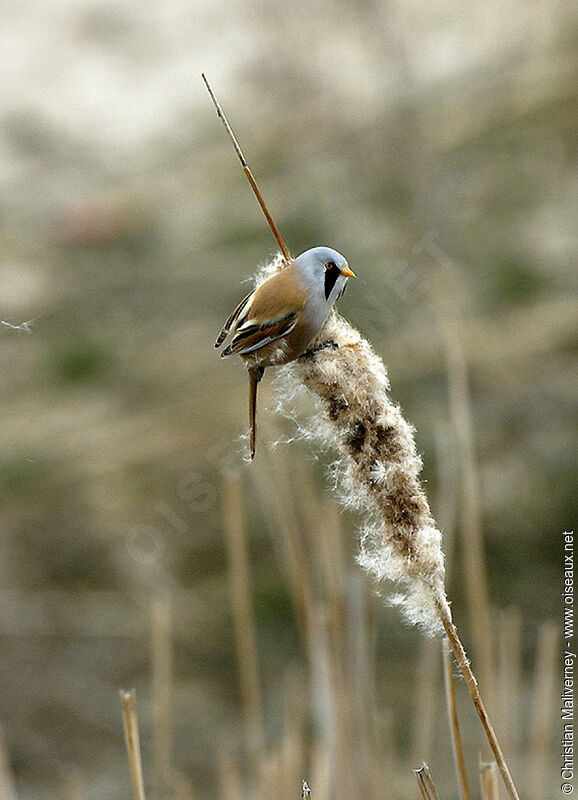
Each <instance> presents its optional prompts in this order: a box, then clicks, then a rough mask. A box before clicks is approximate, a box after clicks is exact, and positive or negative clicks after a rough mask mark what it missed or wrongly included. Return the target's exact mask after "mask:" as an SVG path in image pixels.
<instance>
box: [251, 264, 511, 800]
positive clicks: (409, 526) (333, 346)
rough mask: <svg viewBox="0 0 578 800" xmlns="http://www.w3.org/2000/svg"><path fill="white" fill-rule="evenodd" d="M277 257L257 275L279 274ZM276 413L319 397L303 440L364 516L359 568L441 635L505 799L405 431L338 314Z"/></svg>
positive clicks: (283, 389)
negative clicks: (331, 454)
mask: <svg viewBox="0 0 578 800" xmlns="http://www.w3.org/2000/svg"><path fill="white" fill-rule="evenodd" d="M282 263H283V262H282V259H281V258H277V259H276V261H274V262H273V263H272V265H270V266H269V267H268V268H267V269H266V270H264V272H263V277H264V276H265V275H266V274H267V273H269V274H271V272H273V271H275V270H277V269H279V268H281V265H282ZM277 375H278V378H277V381H278V382H280V387H279V388H280V391H279V396H280V398H281V399H280V409H281V410H285V411H286V413H288V414H290V413H291V410H292V409H291V405H292V403H293V401H294V400H295V399H296V397H297V396H299V395H300V394H302V393H303V391H304V389H305V390H309V392H311V393H312V394H313V395H314V396H316V397H317V399H318V402H317V403H316V405H315V409H314V411H313V413H312V418H311V421H310V424H309V425H308V426H306V427H303V428H302V430H303V435H305V436H308V437H309V438H314V439H316V440H317V441H321V442H322V443H323V445H324V446H325V447H327V448H328V449H329V448H332V449H335V450H337V452H338V454H339V457H338V459H337V460H336V461H335V463H334V467H333V474H334V483H335V488H339V489H340V490H341V500H342V502H343V503H344V504H345V505H347V506H350V507H353V508H357V509H358V510H360V511H362V512H363V514H364V517H365V524H364V528H363V533H362V551H361V555H360V562H361V564H362V565H363V566H364V567H365V568H366V570H367V571H368V572H370V573H372V574H373V575H374V576H375V577H377V578H378V579H379V580H384V579H390V580H393V581H395V582H396V583H397V585H398V586H399V587H400V589H401V590H402V591H401V592H399V593H398V594H397V595H396V596H395V597H393V598H391V599H390V600H391V602H393V603H395V604H396V605H398V606H399V607H400V608H401V610H402V611H403V613H404V614H405V616H406V617H407V619H408V620H409V621H410V622H411V623H414V624H417V625H419V626H420V627H421V628H422V629H423V630H424V632H426V634H429V635H435V634H439V633H440V632H441V631H442V630H443V631H444V632H445V634H446V636H447V638H448V641H449V643H450V646H451V648H452V650H453V652H454V655H455V657H456V660H457V662H458V666H459V669H460V671H461V672H462V675H463V676H464V678H465V680H466V685H467V687H468V691H469V692H470V696H471V698H472V701H473V703H474V706H475V708H476V711H477V713H478V716H479V717H480V721H481V723H482V726H483V728H484V732H485V734H486V736H487V738H488V742H489V744H490V747H491V749H492V752H493V753H494V757H495V759H496V761H497V763H498V764H499V767H500V771H501V774H502V777H503V780H504V783H505V785H506V787H507V790H508V795H509V797H510V798H511V800H518V793H517V791H516V787H515V785H514V783H513V780H512V777H511V775H510V771H509V769H508V766H507V764H506V761H505V759H504V755H503V753H502V750H501V747H500V744H499V742H498V739H497V737H496V734H495V731H494V729H493V726H492V724H491V721H490V718H489V716H488V714H487V711H486V708H485V705H484V703H483V701H482V697H481V694H480V691H479V688H478V682H477V679H476V677H475V676H474V673H473V671H472V669H471V666H470V663H469V661H468V659H467V656H466V653H465V650H464V648H463V645H462V643H461V641H460V639H459V636H458V634H457V630H456V628H455V625H454V624H453V620H452V615H451V611H450V606H449V603H448V600H447V597H446V594H445V573H444V558H443V554H442V550H441V533H440V532H439V530H438V528H437V526H436V524H435V522H434V519H433V517H432V514H431V512H430V508H429V504H428V501H427V498H426V495H425V493H424V491H423V489H422V487H421V484H420V482H419V472H420V470H421V460H420V458H419V456H418V455H417V452H416V448H415V441H414V438H413V430H412V428H411V427H410V425H408V423H407V422H406V421H405V419H404V417H403V415H402V414H401V411H400V409H399V408H398V407H397V406H396V405H394V404H393V403H392V402H391V400H390V399H389V396H388V389H389V381H388V378H387V374H386V371H385V367H384V365H383V362H382V361H381V359H380V358H379V357H378V356H377V355H375V353H374V352H373V350H372V348H371V346H370V345H369V343H368V342H367V341H365V340H364V339H363V338H362V337H361V335H360V334H359V332H358V331H357V330H355V328H353V327H352V326H351V325H349V323H347V322H346V321H345V320H344V319H343V318H342V317H340V316H339V315H338V314H337V313H335V312H334V313H332V314H331V315H330V317H329V319H328V321H327V323H326V325H325V327H324V328H323V330H322V331H321V333H320V334H319V336H318V337H317V339H316V340H315V342H314V343H313V345H312V347H311V349H310V350H309V351H308V352H307V353H306V354H304V355H303V356H302V357H301V358H299V359H298V360H297V361H294V362H292V363H290V364H287V365H285V366H284V367H280V368H279V369H278V370H277Z"/></svg>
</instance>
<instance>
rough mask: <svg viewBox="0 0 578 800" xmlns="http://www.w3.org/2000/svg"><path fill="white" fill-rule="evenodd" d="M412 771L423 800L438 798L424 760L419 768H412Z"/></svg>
mask: <svg viewBox="0 0 578 800" xmlns="http://www.w3.org/2000/svg"><path fill="white" fill-rule="evenodd" d="M413 772H414V775H415V779H416V781H417V785H418V788H419V791H420V794H421V796H422V797H423V800H440V798H439V795H438V793H437V789H436V787H435V784H434V782H433V778H432V776H431V772H430V770H429V767H428V765H427V764H426V763H425V761H424V763H423V764H422V765H421V767H420V768H419V769H414V771H413Z"/></svg>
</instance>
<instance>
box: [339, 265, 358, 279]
mask: <svg viewBox="0 0 578 800" xmlns="http://www.w3.org/2000/svg"><path fill="white" fill-rule="evenodd" d="M340 274H341V275H343V276H344V277H345V278H357V275H356V274H355V272H354V271H353V270H352V269H349V267H343V269H342V270H341V273H340Z"/></svg>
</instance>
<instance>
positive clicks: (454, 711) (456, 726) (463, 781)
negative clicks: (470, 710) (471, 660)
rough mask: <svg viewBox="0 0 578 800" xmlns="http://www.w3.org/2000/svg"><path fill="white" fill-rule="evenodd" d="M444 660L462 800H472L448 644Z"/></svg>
mask: <svg viewBox="0 0 578 800" xmlns="http://www.w3.org/2000/svg"><path fill="white" fill-rule="evenodd" d="M442 658H443V664H444V685H445V694H446V706H447V709H448V721H449V725H450V733H451V738H452V748H453V751H454V761H455V765H456V773H457V778H458V786H459V787H460V797H461V800H471V797H472V796H471V794H470V786H469V784H468V775H467V771H466V760H465V757H464V746H463V742H462V735H461V731H460V721H459V718H458V706H457V703H456V690H455V684H454V679H453V675H452V666H453V662H452V656H451V652H450V649H449V647H448V646H447V642H446V641H444V642H442Z"/></svg>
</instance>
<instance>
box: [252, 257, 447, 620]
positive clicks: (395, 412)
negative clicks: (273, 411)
mask: <svg viewBox="0 0 578 800" xmlns="http://www.w3.org/2000/svg"><path fill="white" fill-rule="evenodd" d="M278 268H279V261H278V259H277V260H276V261H274V262H273V264H272V265H270V266H269V267H267V268H266V269H265V274H271V272H273V271H275V269H278ZM276 372H277V376H278V377H277V379H276V382H277V386H278V396H279V398H280V401H279V405H280V410H281V411H282V412H284V413H289V414H290V413H291V406H292V404H293V401H294V399H295V398H296V397H297V395H299V394H300V393H301V392H302V391H303V390H304V389H305V390H308V391H309V392H311V393H313V395H314V396H315V397H316V398H317V400H316V403H315V405H314V410H313V412H312V413H311V415H310V418H309V420H308V421H307V423H305V424H304V423H303V421H300V423H299V428H300V432H301V434H302V435H303V436H304V437H306V438H311V439H315V440H317V441H318V442H320V443H321V444H322V445H323V446H324V447H326V448H327V449H330V450H332V451H337V454H338V458H337V460H336V461H335V462H334V463H333V465H332V467H331V468H330V471H331V473H332V475H333V477H334V485H335V488H336V489H337V490H338V491H339V495H340V499H341V501H342V503H343V504H344V505H345V506H348V507H352V508H355V509H357V510H358V511H360V512H361V513H362V517H363V523H362V528H361V552H360V555H359V562H360V564H361V565H362V566H363V567H364V568H365V569H366V570H367V571H368V572H370V573H371V574H373V575H374V576H375V577H376V578H377V579H378V580H379V581H382V580H385V579H389V580H392V581H394V582H395V583H396V584H397V586H398V587H399V590H400V591H399V592H398V593H397V594H396V595H394V596H393V597H390V598H389V600H390V602H392V603H393V604H395V605H398V606H399V607H400V608H401V610H402V611H403V613H404V614H405V616H406V618H407V619H408V620H409V621H410V622H411V623H414V624H418V625H419V626H420V627H422V628H423V630H424V631H425V632H427V633H429V634H432V635H433V634H437V633H440V632H441V630H442V626H441V623H440V619H439V611H438V606H439V599H440V598H444V600H445V590H444V558H443V553H442V549H441V533H440V531H439V530H438V528H437V527H436V524H435V521H434V519H433V517H432V514H431V512H430V508H429V504H428V501H427V497H426V495H425V493H424V491H423V489H422V487H421V484H420V482H419V477H418V476H419V472H420V470H421V467H422V462H421V459H420V457H419V455H418V454H417V452H416V447H415V440H414V436H413V429H412V427H411V426H410V425H409V424H408V423H407V422H406V420H405V419H404V417H403V415H402V413H401V411H400V409H399V407H398V406H397V405H395V404H394V403H392V401H391V400H390V398H389V396H388V390H389V381H388V378H387V373H386V370H385V366H384V364H383V362H382V360H381V358H379V356H377V355H376V354H375V353H374V351H373V350H372V348H371V346H370V345H369V343H368V342H367V341H366V340H365V339H363V337H362V336H361V334H360V333H359V332H358V331H357V330H356V329H355V328H354V327H352V326H351V325H350V324H349V323H348V322H347V321H346V320H345V319H343V318H342V317H340V316H339V315H338V314H337V313H336V312H332V314H331V315H330V317H329V319H328V321H327V323H326V324H325V326H324V328H323V330H322V331H321V333H320V334H319V336H318V337H317V339H316V340H315V341H314V342H313V343H312V345H311V347H310V349H309V350H308V351H307V353H305V354H304V355H303V356H301V358H299V359H298V360H297V361H293V362H291V363H290V364H287V365H285V366H283V367H280V368H278V369H277V370H276ZM436 602H437V604H438V605H436Z"/></svg>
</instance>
